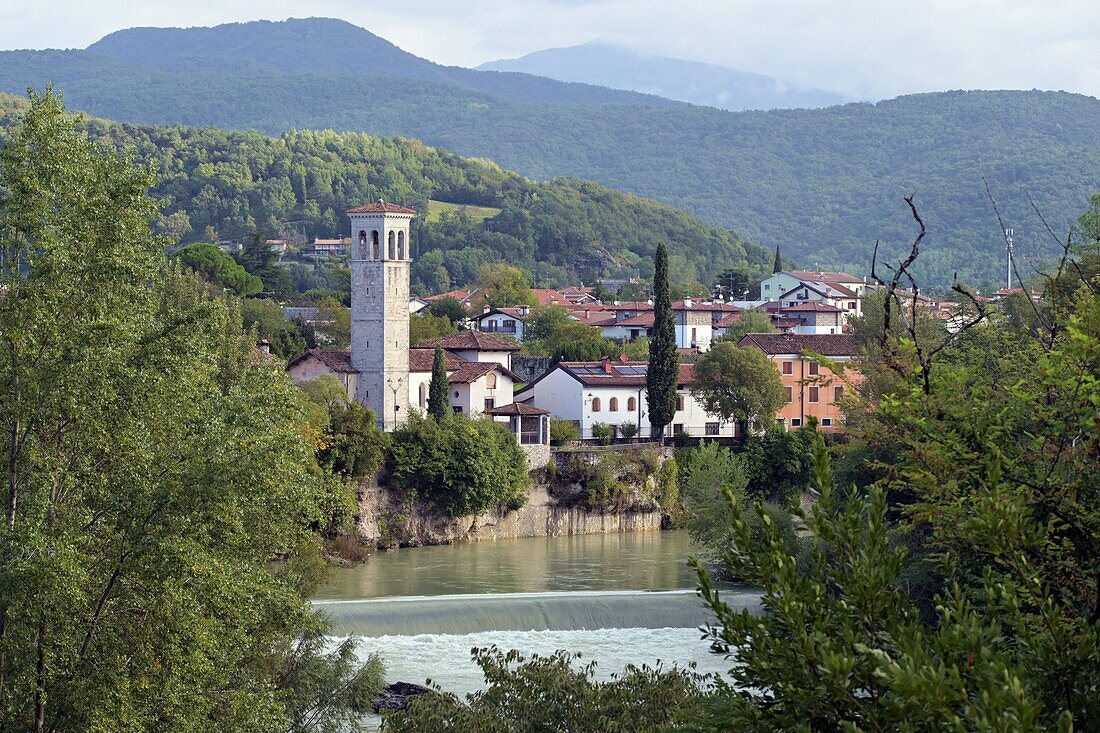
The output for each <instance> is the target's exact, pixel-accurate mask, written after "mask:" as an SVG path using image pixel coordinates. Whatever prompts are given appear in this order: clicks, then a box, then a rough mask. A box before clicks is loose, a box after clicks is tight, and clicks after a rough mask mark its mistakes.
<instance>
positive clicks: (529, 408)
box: [485, 402, 550, 416]
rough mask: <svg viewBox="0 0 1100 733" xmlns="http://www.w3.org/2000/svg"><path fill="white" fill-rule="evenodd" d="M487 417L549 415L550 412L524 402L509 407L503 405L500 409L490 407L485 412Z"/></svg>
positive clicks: (514, 403)
mask: <svg viewBox="0 0 1100 733" xmlns="http://www.w3.org/2000/svg"><path fill="white" fill-rule="evenodd" d="M485 414H486V415H507V416H516V415H549V414H550V411H549V410H544V409H542V408H541V407H535V406H534V405H528V404H526V403H523V402H513V403H511V404H508V405H501V406H500V407H490V408H489V409H488V410H486V411H485Z"/></svg>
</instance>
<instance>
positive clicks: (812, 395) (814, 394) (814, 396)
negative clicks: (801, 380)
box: [809, 387, 817, 402]
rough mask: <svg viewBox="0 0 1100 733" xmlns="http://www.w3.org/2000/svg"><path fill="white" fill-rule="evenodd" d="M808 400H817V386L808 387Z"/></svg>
mask: <svg viewBox="0 0 1100 733" xmlns="http://www.w3.org/2000/svg"><path fill="white" fill-rule="evenodd" d="M809 391H810V402H817V387H810V390H809Z"/></svg>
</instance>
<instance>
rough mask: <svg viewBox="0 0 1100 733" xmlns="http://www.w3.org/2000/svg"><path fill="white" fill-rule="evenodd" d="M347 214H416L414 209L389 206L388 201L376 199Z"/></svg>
mask: <svg viewBox="0 0 1100 733" xmlns="http://www.w3.org/2000/svg"><path fill="white" fill-rule="evenodd" d="M347 213H349V214H410V215H412V216H416V215H417V213H419V212H417V211H416V210H414V209H410V208H408V207H406V206H399V205H398V204H391V203H390V202H389V201H383V200H382V199H378V200H377V201H371V202H370V203H369V204H361V205H359V206H356V207H354V208H351V209H348V210H347Z"/></svg>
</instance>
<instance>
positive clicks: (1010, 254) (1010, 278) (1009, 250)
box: [1005, 229, 1013, 290]
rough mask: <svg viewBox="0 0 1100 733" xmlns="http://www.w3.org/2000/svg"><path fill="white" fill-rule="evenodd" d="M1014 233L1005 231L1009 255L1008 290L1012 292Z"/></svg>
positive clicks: (1006, 248)
mask: <svg viewBox="0 0 1100 733" xmlns="http://www.w3.org/2000/svg"><path fill="white" fill-rule="evenodd" d="M1012 233H1013V231H1012V230H1011V229H1005V250H1006V251H1007V253H1008V267H1007V271H1008V289H1009V290H1012Z"/></svg>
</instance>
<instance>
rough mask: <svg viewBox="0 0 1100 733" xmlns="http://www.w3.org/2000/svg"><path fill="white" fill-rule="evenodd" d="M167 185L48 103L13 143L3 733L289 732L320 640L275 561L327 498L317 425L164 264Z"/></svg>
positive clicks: (2, 568) (307, 541) (292, 582)
mask: <svg viewBox="0 0 1100 733" xmlns="http://www.w3.org/2000/svg"><path fill="white" fill-rule="evenodd" d="M152 181H153V175H152V172H151V171H149V170H147V169H137V168H134V167H133V166H132V165H131V164H130V162H129V161H128V160H127V159H125V158H124V157H122V156H120V155H118V154H115V153H111V152H105V151H102V150H99V149H97V148H96V147H94V146H93V145H92V144H90V143H89V142H88V141H87V140H86V139H85V138H84V137H83V136H82V135H81V134H79V133H78V132H77V131H76V130H75V129H74V122H73V120H72V119H71V118H70V117H69V116H67V115H66V114H65V112H64V110H63V108H62V107H61V105H60V103H59V102H58V100H57V98H56V97H54V96H53V95H52V94H49V93H47V94H46V95H44V96H33V97H32V99H31V108H30V110H29V112H28V113H27V114H26V116H25V118H24V122H23V124H22V125H21V126H20V127H17V128H15V129H14V130H13V131H12V134H11V136H10V138H9V139H8V140H7V141H6V142H5V144H4V146H3V148H2V149H0V196H2V199H0V290H2V292H3V294H4V297H3V298H0V334H3V335H4V338H3V339H0V432H2V433H3V435H4V436H5V440H4V446H5V447H4V449H3V452H2V453H0V464H2V467H3V472H4V474H5V475H6V477H7V480H6V482H5V488H4V499H5V500H4V504H3V505H4V507H5V510H4V521H3V524H2V525H0V729H3V730H5V731H8V730H10V731H23V730H34V731H39V732H40V731H45V730H53V731H76V730H91V731H115V730H128V731H161V730H172V731H178V732H180V733H183V732H186V731H196V732H197V731H208V730H212V729H217V730H234V731H276V730H286V729H287V726H288V718H289V717H292V716H293V714H294V710H295V703H293V701H292V698H293V697H294V696H295V695H297V694H298V693H299V691H300V688H299V687H298V684H297V683H296V682H294V681H291V680H288V679H282V678H280V676H279V674H278V670H279V669H280V667H282V666H283V664H284V662H285V661H286V660H287V659H288V657H287V654H288V652H289V651H290V650H291V648H292V647H293V646H294V640H295V639H297V638H300V637H302V636H303V635H305V638H309V637H310V635H316V634H317V633H319V632H320V630H321V628H322V623H321V620H320V619H318V618H317V617H316V616H314V615H313V614H312V613H311V610H310V606H309V604H308V603H307V602H306V600H305V598H306V597H307V596H308V593H309V592H310V588H311V587H312V585H311V584H312V581H311V580H309V578H308V577H307V575H305V574H301V573H297V572H296V571H293V570H291V568H292V566H294V563H291V564H288V565H285V566H284V568H283V570H281V571H277V572H276V571H273V570H271V569H270V568H269V567H268V563H269V561H270V560H271V558H272V557H274V556H276V555H277V554H280V553H288V554H289V555H290V556H291V557H292V558H294V557H295V556H300V555H308V554H311V553H315V552H316V546H317V540H316V537H315V536H314V535H313V533H312V531H311V530H310V526H311V525H314V524H316V523H317V522H318V521H319V520H321V519H322V518H323V517H324V516H325V513H326V508H327V507H329V506H331V503H332V496H331V495H330V494H329V489H330V485H329V484H328V483H327V482H324V481H321V480H319V476H318V469H317V465H316V463H315V461H314V457H313V453H312V447H313V446H312V445H311V444H310V442H309V440H308V439H307V438H306V435H307V433H308V430H307V429H306V419H305V415H304V413H303V411H302V409H301V406H300V403H299V401H298V397H297V395H296V393H295V390H294V388H293V387H292V386H291V385H290V384H289V383H288V382H287V380H286V379H285V377H284V376H283V375H282V374H281V373H279V371H278V370H276V369H272V368H271V367H270V366H268V365H266V364H264V363H263V362H259V363H254V361H253V359H254V356H253V353H252V346H253V344H252V343H251V338H250V336H249V335H247V334H246V333H244V332H243V331H242V328H241V322H240V318H239V316H238V315H237V314H236V313H235V312H234V310H233V308H232V305H231V304H229V303H226V302H224V301H222V300H218V299H214V298H212V297H211V296H210V294H209V290H208V288H207V287H206V286H204V285H203V284H202V283H201V282H200V281H198V280H197V279H196V278H195V277H194V276H193V275H191V274H189V273H186V272H183V271H182V270H181V268H179V267H177V266H171V265H169V264H168V263H167V262H166V261H165V259H164V255H163V248H162V242H160V241H159V240H158V239H156V238H155V237H153V236H152V235H151V233H150V230H149V225H148V222H149V220H150V218H151V217H152V215H153V213H154V207H153V202H152V201H151V200H150V199H149V198H148V196H147V194H146V189H147V188H148V186H149V185H150V184H151V183H152ZM298 652H299V658H301V659H307V658H309V659H312V661H313V663H316V664H319V665H321V666H328V667H329V668H330V669H332V670H334V671H335V672H337V676H339V669H337V667H334V666H333V663H334V662H335V661H338V660H335V659H334V658H332V657H328V656H326V655H325V654H323V653H321V652H319V651H318V650H310V649H302V648H299V650H298ZM337 666H338V665H337ZM323 699H324V700H326V701H327V702H325V703H324V704H325V706H326V714H329V713H332V714H339V712H338V711H337V710H334V708H335V707H338V706H339V705H340V704H341V703H340V702H339V700H338V699H336V698H331V697H325V698H323Z"/></svg>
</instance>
